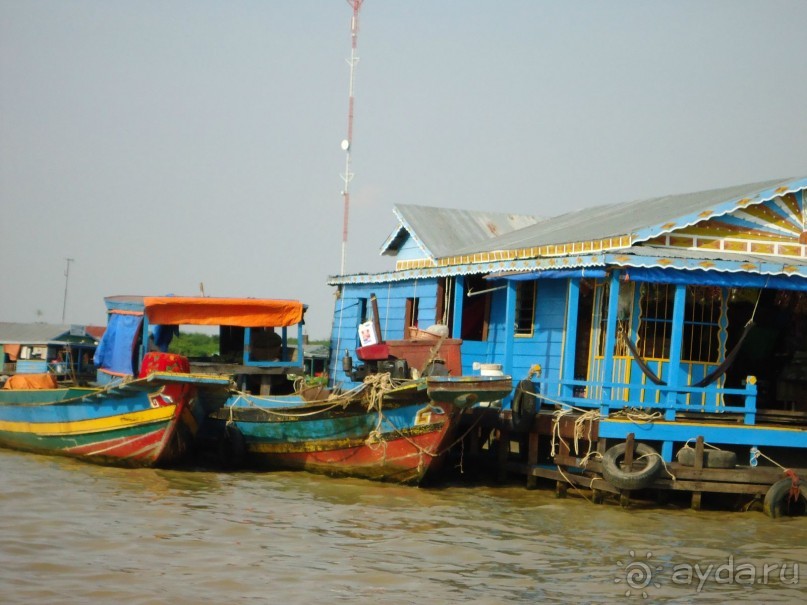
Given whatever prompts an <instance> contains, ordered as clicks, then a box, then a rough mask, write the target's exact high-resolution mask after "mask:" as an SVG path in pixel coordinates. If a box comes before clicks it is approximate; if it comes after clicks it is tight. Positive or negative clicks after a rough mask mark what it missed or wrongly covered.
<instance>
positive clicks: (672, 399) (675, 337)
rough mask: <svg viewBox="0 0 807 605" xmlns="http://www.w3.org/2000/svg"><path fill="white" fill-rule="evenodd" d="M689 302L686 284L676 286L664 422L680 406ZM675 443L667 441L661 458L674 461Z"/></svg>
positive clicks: (662, 447) (673, 416)
mask: <svg viewBox="0 0 807 605" xmlns="http://www.w3.org/2000/svg"><path fill="white" fill-rule="evenodd" d="M686 302H687V287H686V285H685V284H676V286H675V298H674V302H673V317H672V333H671V334H670V363H669V366H668V368H669V373H668V374H667V386H668V387H669V390H668V391H667V396H666V402H665V403H666V409H665V410H664V420H675V406H676V405H677V404H678V393H677V392H676V390H675V389H676V387H678V386H679V385H680V384H681V376H680V374H681V351H682V349H683V343H684V312H685V310H686ZM672 454H673V443H672V441H665V442H664V443H663V444H662V446H661V457H662V458H663V459H664V460H665V461H666V462H670V461H671V460H672Z"/></svg>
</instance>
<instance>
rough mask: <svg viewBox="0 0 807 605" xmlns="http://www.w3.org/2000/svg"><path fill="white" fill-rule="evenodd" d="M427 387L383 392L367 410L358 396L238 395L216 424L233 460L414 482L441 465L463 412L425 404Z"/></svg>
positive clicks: (455, 407) (217, 416)
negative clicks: (307, 399) (331, 398)
mask: <svg viewBox="0 0 807 605" xmlns="http://www.w3.org/2000/svg"><path fill="white" fill-rule="evenodd" d="M424 387H425V384H422V383H421V384H420V385H417V386H413V387H411V388H404V389H401V390H399V391H397V392H395V393H393V394H391V395H390V394H388V395H387V396H385V397H384V399H383V400H382V404H381V406H380V409H378V408H377V407H372V408H371V409H369V410H368V403H367V401H366V400H365V399H364V398H361V397H359V398H355V399H353V400H348V401H342V402H337V403H332V402H328V401H326V402H319V403H306V402H305V401H303V400H302V399H301V398H299V397H295V396H289V397H286V398H282V397H279V398H274V399H269V398H267V399H264V398H258V397H254V396H249V395H243V394H241V395H239V396H238V397H236V398H234V400H233V401H232V402H231V403H229V404H228V405H226V406H225V407H223V408H222V409H221V410H219V411H218V412H217V413H216V414H214V415H213V421H214V422H216V423H217V426H218V429H217V433H218V435H219V439H223V442H224V443H226V447H225V449H227V448H229V452H230V454H231V455H232V456H233V459H235V458H240V457H241V456H243V460H244V462H245V463H246V464H247V465H249V466H252V467H262V468H268V469H289V470H306V471H310V472H315V473H320V474H326V475H332V476H351V477H360V478H365V479H373V480H378V481H391V482H396V483H408V484H417V483H420V482H421V481H422V480H423V478H424V477H425V476H426V474H427V473H428V472H429V471H430V470H432V471H433V470H435V469H436V468H437V467H439V465H440V464H441V461H442V459H443V458H444V456H443V454H445V452H446V451H447V450H448V448H449V447H450V446H451V445H452V440H453V439H454V438H455V436H456V426H457V424H458V420H459V416H460V414H461V413H462V407H460V406H458V405H454V404H453V403H440V404H436V403H432V402H430V401H429V399H428V396H427V394H426V390H425V388H424ZM233 448H234V449H233Z"/></svg>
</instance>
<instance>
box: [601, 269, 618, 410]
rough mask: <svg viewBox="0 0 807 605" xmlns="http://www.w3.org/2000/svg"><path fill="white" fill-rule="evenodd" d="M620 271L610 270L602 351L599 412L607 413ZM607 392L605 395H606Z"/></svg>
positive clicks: (612, 378)
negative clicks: (601, 388) (600, 403)
mask: <svg viewBox="0 0 807 605" xmlns="http://www.w3.org/2000/svg"><path fill="white" fill-rule="evenodd" d="M621 273H622V272H621V271H618V270H614V271H612V272H611V282H610V287H609V288H608V317H607V318H606V322H605V350H604V351H603V364H602V381H603V385H608V386H603V393H602V401H603V405H602V406H601V414H602V415H603V416H607V415H608V407H609V403H610V402H611V401H613V391H614V389H613V386H611V385H612V384H613V382H614V377H613V373H614V346H615V344H616V320H617V315H618V314H619V277H620V275H621ZM606 394H607V396H606Z"/></svg>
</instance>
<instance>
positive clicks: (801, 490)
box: [763, 476, 807, 519]
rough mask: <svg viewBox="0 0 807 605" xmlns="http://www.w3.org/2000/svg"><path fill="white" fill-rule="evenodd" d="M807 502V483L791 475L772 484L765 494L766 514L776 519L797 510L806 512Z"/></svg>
mask: <svg viewBox="0 0 807 605" xmlns="http://www.w3.org/2000/svg"><path fill="white" fill-rule="evenodd" d="M799 503H801V506H800V508H799ZM805 503H807V485H804V483H802V482H801V480H799V478H798V477H796V476H791V477H786V478H785V479H780V480H779V481H777V482H776V483H774V484H773V485H771V487H770V488H769V489H768V492H767V493H766V494H765V502H764V503H763V510H764V511H765V514H766V515H768V516H769V517H771V518H773V519H776V518H778V517H786V516H789V515H791V514H793V513H794V512H795V511H796V510H801V511H802V512H804V510H805Z"/></svg>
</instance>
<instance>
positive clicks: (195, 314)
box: [143, 296, 303, 328]
mask: <svg viewBox="0 0 807 605" xmlns="http://www.w3.org/2000/svg"><path fill="white" fill-rule="evenodd" d="M143 303H144V304H145V312H146V317H148V320H149V323H151V324H157V325H162V326H178V325H196V326H240V327H243V328H263V327H284V326H293V325H295V324H298V323H300V322H301V321H302V320H303V303H301V302H299V301H296V300H270V299H261V298H209V297H204V298H203V297H198V296H194V297H189V296H147V297H145V298H144V299H143Z"/></svg>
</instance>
